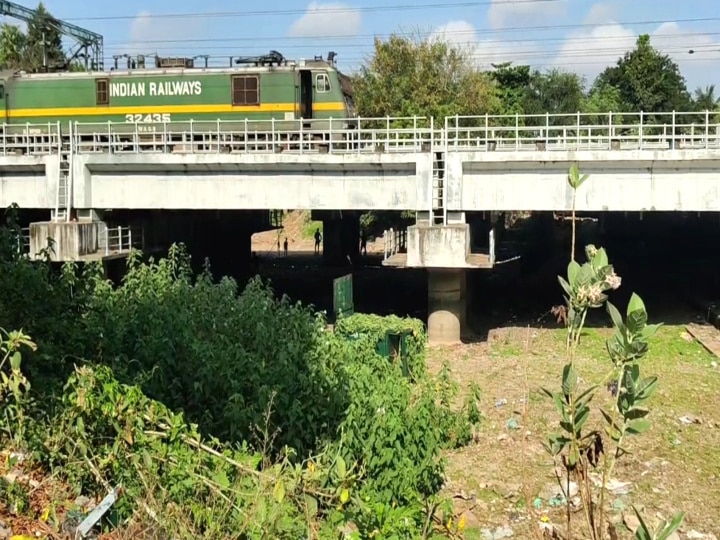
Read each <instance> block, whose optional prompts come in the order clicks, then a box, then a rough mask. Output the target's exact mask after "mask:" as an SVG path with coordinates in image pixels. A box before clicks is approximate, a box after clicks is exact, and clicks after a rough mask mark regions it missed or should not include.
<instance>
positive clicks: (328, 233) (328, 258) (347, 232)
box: [312, 211, 360, 266]
mask: <svg viewBox="0 0 720 540" xmlns="http://www.w3.org/2000/svg"><path fill="white" fill-rule="evenodd" d="M312 219H313V220H316V221H322V222H323V246H322V256H323V262H324V263H325V264H326V265H328V266H335V265H337V266H343V265H347V264H348V263H349V262H353V263H355V262H357V261H358V260H359V257H360V213H359V212H352V211H343V212H340V211H330V212H327V211H318V212H313V213H312ZM348 259H349V260H348Z"/></svg>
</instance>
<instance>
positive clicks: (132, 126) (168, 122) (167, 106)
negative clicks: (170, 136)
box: [0, 51, 355, 140]
mask: <svg viewBox="0 0 720 540" xmlns="http://www.w3.org/2000/svg"><path fill="white" fill-rule="evenodd" d="M126 59H127V66H122V67H120V66H118V58H117V57H116V59H115V66H114V68H113V69H111V70H109V71H96V72H93V71H90V72H60V73H32V74H30V73H24V72H19V73H18V72H5V73H0V108H1V110H0V114H3V115H4V118H3V120H2V123H3V124H4V130H5V131H6V133H7V132H8V131H10V132H12V131H15V133H19V131H18V130H19V129H22V128H24V129H27V127H28V126H30V125H32V126H33V131H34V133H37V131H38V130H40V131H41V130H43V126H47V129H49V130H52V129H57V126H60V129H61V131H63V132H65V131H66V130H68V129H69V128H70V124H73V126H74V129H75V130H76V131H77V133H78V135H79V136H80V137H81V138H82V139H83V140H86V139H87V138H88V137H94V138H95V139H97V134H98V133H100V134H101V133H107V132H108V128H107V124H108V123H111V124H112V133H113V134H120V135H122V134H123V133H125V134H137V133H138V132H141V133H144V134H153V133H157V132H158V131H163V132H164V133H165V134H166V135H167V130H168V129H171V130H172V131H175V130H177V131H178V133H179V132H183V133H184V134H185V135H184V136H185V137H187V135H186V133H187V131H188V126H190V125H191V128H190V129H191V130H192V129H194V130H195V132H197V133H198V134H200V133H202V132H203V131H205V132H217V131H218V127H217V126H218V125H222V130H223V131H224V132H231V133H236V134H238V133H241V132H245V133H247V131H248V129H251V130H252V131H254V132H255V133H256V135H257V134H258V133H259V132H269V131H271V130H273V131H275V130H277V131H278V132H282V131H283V130H285V131H286V132H288V133H289V132H291V131H297V130H298V129H303V128H304V129H307V130H309V131H313V132H315V133H317V132H319V131H329V130H332V129H337V130H342V129H349V128H352V124H353V122H352V120H351V119H352V118H353V117H355V110H354V104H353V92H352V85H351V82H350V79H349V77H347V76H346V75H344V74H342V73H341V72H340V71H339V70H338V68H337V65H336V62H335V53H332V52H331V53H330V54H328V57H327V58H326V59H325V58H323V57H321V56H319V57H318V56H316V57H314V59H312V60H301V61H297V62H296V61H289V60H286V59H285V58H284V57H283V55H282V54H280V53H279V52H277V51H270V53H269V54H266V55H262V56H256V57H244V58H237V59H232V58H231V59H230V61H231V64H230V65H229V66H228V67H219V68H216V67H208V66H207V58H206V59H205V65H204V66H199V67H198V66H196V61H197V59H192V58H160V57H155V58H154V60H155V62H154V64H155V65H154V67H148V66H146V58H145V57H142V56H139V57H135V58H126ZM218 120H219V121H220V122H218ZM101 124H106V125H105V126H103V125H101ZM300 124H302V126H301V125H300ZM168 126H170V128H169V127H168ZM248 126H251V127H250V128H248ZM26 133H27V132H26ZM204 138H205V139H207V137H206V136H204Z"/></svg>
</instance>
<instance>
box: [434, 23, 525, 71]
mask: <svg viewBox="0 0 720 540" xmlns="http://www.w3.org/2000/svg"><path fill="white" fill-rule="evenodd" d="M430 37H431V39H441V40H443V41H447V42H448V43H451V44H452V45H455V46H457V47H459V48H461V49H464V50H466V51H468V52H469V53H470V54H471V55H472V57H473V59H474V60H475V62H476V63H477V65H478V66H479V67H480V68H482V69H490V68H491V65H492V64H501V63H503V62H513V63H518V62H520V61H522V55H523V54H527V53H528V51H535V50H537V49H536V48H537V43H535V42H532V41H525V40H516V41H512V42H508V41H503V40H501V39H480V38H479V35H478V33H477V31H476V30H475V27H474V26H473V25H472V24H471V23H469V22H467V21H463V20H458V21H450V22H447V23H445V24H443V25H442V26H439V27H438V28H436V29H435V31H434V32H433V33H432V34H431V36H430Z"/></svg>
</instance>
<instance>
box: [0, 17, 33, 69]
mask: <svg viewBox="0 0 720 540" xmlns="http://www.w3.org/2000/svg"><path fill="white" fill-rule="evenodd" d="M26 42H27V39H26V37H25V34H23V32H22V30H20V28H19V27H17V26H15V25H13V24H6V23H5V24H3V25H2V26H0V69H11V70H15V69H22V67H23V55H24V51H25V45H26Z"/></svg>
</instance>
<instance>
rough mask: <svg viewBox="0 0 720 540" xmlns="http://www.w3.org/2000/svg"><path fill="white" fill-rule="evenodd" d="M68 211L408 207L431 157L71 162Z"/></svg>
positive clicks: (421, 203) (422, 196)
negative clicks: (72, 175)
mask: <svg viewBox="0 0 720 540" xmlns="http://www.w3.org/2000/svg"><path fill="white" fill-rule="evenodd" d="M75 166H76V169H75V186H74V203H75V204H74V205H75V207H76V208H115V209H123V208H135V209H188V208H192V209H197V210H226V209H227V210H230V209H244V210H260V209H274V208H293V209H345V210H365V209H371V210H413V209H419V208H424V207H425V206H427V203H425V201H426V200H427V198H428V197H427V192H428V190H429V188H430V181H429V178H430V176H429V175H430V174H431V173H432V156H431V155H430V154H429V153H424V154H422V153H418V154H412V153H408V154H372V155H311V154H308V155H298V154H294V155H293V154H291V155H285V154H265V155H263V154H259V155H253V154H250V155H248V154H236V155H233V154H220V155H217V154H213V155H197V154H195V155H192V154H189V155H172V154H157V155H147V154H143V155H108V154H93V155H82V156H78V157H77V161H76V164H75Z"/></svg>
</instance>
